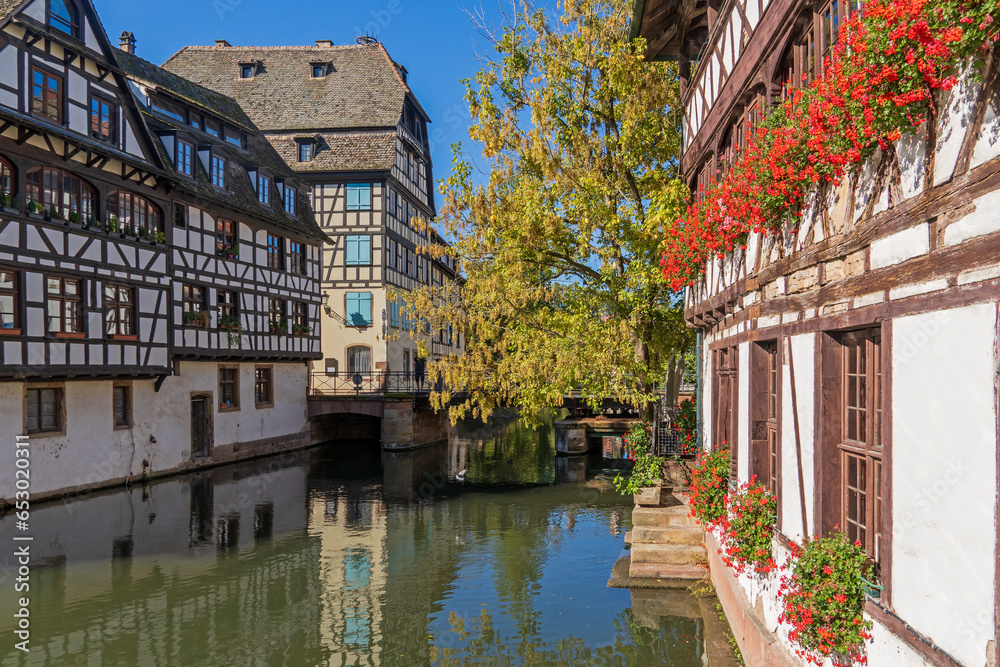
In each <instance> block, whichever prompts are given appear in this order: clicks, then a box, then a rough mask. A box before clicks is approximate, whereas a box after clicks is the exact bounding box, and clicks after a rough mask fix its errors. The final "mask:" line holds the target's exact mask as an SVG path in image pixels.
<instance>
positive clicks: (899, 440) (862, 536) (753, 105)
mask: <svg viewBox="0 0 1000 667" xmlns="http://www.w3.org/2000/svg"><path fill="white" fill-rule="evenodd" d="M859 6H860V3H854V2H845V1H844V0H830V1H824V0H820V1H816V2H809V1H806V0H724V1H723V2H707V3H703V2H681V1H678V0H637V2H636V3H635V13H634V16H635V18H634V21H633V26H632V34H633V36H637V35H641V36H643V37H645V38H646V40H647V45H648V50H647V54H646V56H647V58H648V59H676V60H677V61H679V64H680V67H679V70H680V75H681V80H682V93H681V99H682V104H683V113H684V124H683V128H684V136H683V154H682V156H681V171H682V173H683V176H684V178H685V179H686V180H687V182H688V184H689V185H690V187H691V190H692V192H696V193H697V192H698V191H699V189H700V188H701V187H703V186H706V185H707V184H709V183H710V182H711V181H712V180H714V179H718V178H719V177H720V175H721V174H722V173H724V171H725V169H726V167H727V164H728V162H729V161H730V160H731V159H732V158H733V156H734V154H735V152H736V151H737V150H738V149H739V147H741V146H743V145H745V141H746V136H747V133H748V132H750V131H752V129H753V127H754V126H755V124H756V122H757V121H758V119H760V118H762V117H763V116H764V115H765V114H766V113H767V109H768V108H769V107H770V106H771V105H773V104H775V103H776V102H778V101H779V100H780V99H781V98H782V90H783V87H784V86H786V85H800V84H799V83H798V82H800V81H808V80H809V79H810V78H812V77H815V76H818V75H819V74H820V72H821V68H822V67H823V57H824V55H825V54H827V53H829V50H830V48H831V47H832V45H833V43H834V42H835V41H836V39H837V36H838V26H839V24H840V23H841V22H843V21H844V20H846V18H847V17H848V16H849V15H850V13H851V12H853V11H858V9H859ZM987 69H989V68H987ZM998 99H1000V98H998V96H997V88H996V77H995V76H993V75H990V74H989V73H987V75H986V77H985V78H984V80H983V81H976V80H974V79H973V78H971V77H970V76H969V74H968V72H966V73H964V74H962V75H961V76H960V78H959V82H958V85H956V86H955V88H953V89H952V90H951V91H949V92H947V93H944V94H943V97H942V98H941V99H940V100H939V104H938V107H937V108H938V109H939V111H938V114H937V115H936V117H933V118H932V120H931V121H930V122H929V123H927V124H925V126H924V127H923V128H922V130H921V131H920V132H919V133H917V134H910V135H904V136H903V137H902V138H901V139H900V140H898V141H897V142H894V143H891V144H890V145H888V146H887V147H886V148H885V149H883V150H879V151H877V152H876V154H875V155H874V156H873V157H872V158H871V159H870V160H869V161H868V162H867V163H866V164H864V165H863V167H862V168H861V169H859V170H857V172H856V173H854V174H853V175H852V176H851V177H850V178H848V179H845V182H844V183H842V184H841V185H840V186H839V187H838V188H832V187H827V188H825V189H820V190H819V191H817V192H815V193H813V196H814V197H815V199H814V201H815V203H814V204H813V205H812V206H811V207H809V209H808V211H807V212H806V215H805V216H804V217H803V218H802V221H801V224H800V226H799V228H798V229H797V230H784V233H783V234H780V235H776V236H767V237H762V236H760V235H758V234H751V235H750V236H749V238H748V240H747V243H746V246H745V248H740V249H737V250H736V251H735V252H733V253H730V254H728V255H726V256H725V257H724V258H722V259H711V260H709V261H708V263H707V265H706V266H705V267H704V269H705V270H704V274H703V277H702V278H701V279H700V281H698V282H697V283H696V284H694V285H692V286H691V287H689V288H688V289H687V290H686V294H685V307H686V311H685V312H686V317H687V321H688V323H689V325H690V326H692V327H695V328H697V329H698V331H699V334H700V340H701V342H702V348H701V368H702V369H703V372H702V374H701V379H700V384H701V386H700V388H699V399H700V404H701V419H702V423H703V435H704V438H705V444H706V446H710V447H722V446H724V445H725V444H728V446H729V447H730V450H731V452H732V457H731V460H732V468H733V470H732V472H733V482H734V483H736V482H746V481H747V480H749V479H750V477H751V476H753V475H756V478H757V480H759V481H763V482H764V483H766V485H767V486H768V487H769V488H770V489H771V490H772V491H774V492H775V493H776V494H777V496H778V507H779V510H778V517H777V527H776V531H775V540H774V544H775V548H776V549H777V550H778V553H779V554H785V553H787V551H786V549H785V548H786V546H787V545H788V541H789V540H796V541H798V540H801V539H802V538H803V537H806V536H819V535H826V534H829V533H830V532H832V531H835V530H837V531H845V532H846V533H847V535H848V537H849V538H850V539H851V540H857V541H859V542H860V543H862V544H863V545H864V548H865V549H866V550H867V552H868V554H869V556H870V558H871V560H873V561H875V563H876V565H877V567H876V571H877V574H878V579H879V580H878V581H877V582H872V583H873V584H874V585H873V586H872V587H871V588H870V590H869V593H870V594H869V595H868V596H867V599H866V603H865V614H866V616H867V617H868V618H870V619H872V620H873V621H874V630H873V634H874V638H873V640H872V641H871V642H869V643H868V645H867V652H868V662H869V664H872V665H957V664H961V665H983V664H990V665H992V664H996V663H997V662H998V660H997V655H996V651H997V643H998V638H1000V632H998V622H1000V608H998V601H1000V579H998V576H997V569H998V553H1000V551H998V548H1000V537H998V532H997V531H998V520H997V517H998V512H1000V508H998V504H997V502H998V501H997V499H998V495H1000V494H998V478H1000V475H998V461H1000V456H998V449H997V448H998V436H997V434H998V428H1000V427H998V420H997V417H998V412H997V396H998V394H997V391H996V386H997V377H998V352H997V350H998V343H997V341H998V340H1000V328H998V314H997V313H998V305H1000V286H998V277H1000V264H998V263H997V261H998V260H997V258H998V250H1000V216H998V215H997V209H996V208H995V207H996V206H997V201H998V197H1000V178H998V171H1000V169H998V168H1000V140H998V137H1000V105H998ZM716 581H717V583H719V582H722V583H723V585H725V586H730V585H731V584H732V582H737V583H738V585H737V586H736V588H738V590H734V591H730V592H728V593H726V594H724V595H722V598H723V599H724V600H727V599H728V600H729V601H730V604H729V607H728V608H727V612H731V613H729V617H730V620H733V619H734V618H737V619H742V620H741V621H740V623H737V624H735V627H734V629H735V630H736V631H737V634H738V635H739V634H740V632H743V631H744V630H746V633H747V636H749V634H752V632H753V631H752V629H751V628H753V627H766V628H767V630H769V631H771V632H774V633H775V634H776V636H777V637H778V642H774V640H773V639H771V638H768V639H767V641H766V642H764V643H763V644H760V643H755V642H753V641H744V640H743V639H741V642H742V645H743V646H744V648H747V647H751V648H752V647H756V648H753V650H757V648H760V647H761V646H770V647H771V648H774V647H775V646H777V647H782V646H783V647H784V648H781V649H780V652H782V653H783V655H784V657H783V658H782V659H783V660H784V659H785V658H787V660H788V661H790V662H788V663H786V662H781V661H778V662H773V660H778V658H777V657H775V656H773V655H772V657H771V658H769V660H772V662H768V663H767V664H792V663H794V662H796V661H797V659H796V658H793V657H791V656H792V655H793V654H792V653H791V652H790V651H789V650H788V649H789V648H790V647H789V645H788V644H787V627H786V626H784V625H782V624H780V623H779V621H778V616H779V614H780V613H781V606H780V602H779V598H778V595H777V586H771V585H769V584H767V583H766V582H765V583H764V584H762V583H761V582H760V581H754V580H752V579H751V578H749V577H746V576H742V577H740V578H739V579H735V580H734V579H733V578H732V577H729V576H726V577H724V578H717V579H716ZM727 582H728V583H727ZM739 600H742V602H741V603H740V602H738V601H739ZM752 616H756V617H757V619H758V620H759V623H758V622H757V621H754V623H750V622H749V621H747V620H746V619H748V618H750V617H752ZM755 623H756V625H754V624H755ZM761 650H763V649H761ZM769 650H770V649H769ZM774 650H775V651H778V650H779V649H774ZM754 655H755V656H756V655H758V654H757V653H755V654H754ZM744 656H745V657H746V658H747V660H748V664H750V662H751V660H753V658H752V657H751V656H750V655H748V654H747V653H746V652H745V653H744ZM754 664H757V663H754ZM759 664H765V663H764V662H760V663H759Z"/></svg>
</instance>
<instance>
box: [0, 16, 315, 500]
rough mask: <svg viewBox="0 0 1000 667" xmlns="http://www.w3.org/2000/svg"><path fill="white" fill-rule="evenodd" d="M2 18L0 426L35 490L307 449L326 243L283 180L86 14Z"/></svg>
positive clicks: (188, 88)
mask: <svg viewBox="0 0 1000 667" xmlns="http://www.w3.org/2000/svg"><path fill="white" fill-rule="evenodd" d="M0 17H2V18H0V30H2V35H0V123H2V125H0V190H2V191H0V361H2V364H0V424H2V425H3V429H0V431H2V434H4V435H6V436H9V437H10V438H11V439H13V438H14V436H15V435H27V436H28V437H29V438H30V440H31V443H32V485H31V486H32V491H33V493H35V494H36V495H46V494H51V493H55V492H59V491H65V490H68V489H80V488H86V487H92V486H99V485H104V484H107V483H109V482H111V481H112V480H121V479H127V478H129V477H130V476H139V475H155V474H160V473H165V472H171V471H176V470H179V469H184V468H186V467H190V466H195V465H202V464H210V463H217V462H220V461H224V460H230V459H232V458H234V457H237V456H241V455H245V454H247V453H258V452H260V453H262V452H266V451H272V450H274V449H275V448H278V447H289V446H296V445H305V444H309V439H308V420H307V417H306V408H305V401H306V392H307V386H308V363H309V362H310V361H311V360H315V359H319V358H320V351H319V309H320V292H319V287H318V279H319V277H320V276H319V261H320V256H319V247H320V245H321V243H322V240H323V238H324V236H323V234H322V232H321V231H320V230H319V228H318V227H317V226H316V224H315V220H314V218H313V216H312V213H311V210H310V207H309V201H308V197H307V196H306V194H305V192H304V191H303V189H302V187H301V186H300V185H298V181H297V180H296V178H295V177H294V174H293V173H292V172H291V171H290V169H289V168H288V167H287V165H285V164H284V163H283V161H282V160H281V158H280V157H279V156H278V155H277V154H276V153H275V151H274V150H273V148H272V147H271V146H270V144H268V142H267V141H266V140H264V138H263V136H262V135H261V134H260V132H259V131H258V130H257V128H256V127H255V126H254V125H253V123H252V122H251V121H250V120H249V118H247V116H246V115H245V114H243V113H242V111H240V108H239V105H238V104H236V103H235V102H234V101H233V100H231V99H228V98H225V97H224V96H222V95H219V94H218V93H214V92H211V91H208V90H206V89H204V88H201V87H199V86H197V85H195V84H192V83H190V82H186V81H183V80H182V79H180V78H179V77H177V76H175V75H172V74H168V73H166V72H164V71H162V70H160V69H159V68H157V67H155V66H153V65H151V64H149V63H146V62H145V61H142V60H141V59H139V58H137V57H136V56H135V55H134V40H133V39H132V37H131V35H129V34H127V33H126V34H125V35H123V36H122V49H123V50H120V49H118V48H115V47H113V46H111V44H110V43H109V40H108V38H107V36H106V34H105V33H104V31H103V28H102V27H101V24H100V21H99V19H98V17H97V15H96V12H95V10H94V7H93V5H92V4H91V3H89V2H86V1H83V0H25V1H22V2H7V3H4V4H3V5H0ZM264 178H266V179H268V181H267V187H268V188H269V190H268V191H267V194H266V195H264V194H261V193H263V192H264V187H265V186H264V185H262V183H263V182H264V181H263V179H264ZM266 199H270V200H271V201H270V202H268V201H265V200H266ZM275 239H277V241H275ZM275 254H278V255H280V259H281V261H280V262H276V261H275V259H274V256H275ZM14 483H15V480H14V479H13V477H10V478H9V479H4V480H0V498H12V497H13V495H14V493H13V491H14Z"/></svg>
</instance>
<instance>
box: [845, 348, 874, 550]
mask: <svg viewBox="0 0 1000 667" xmlns="http://www.w3.org/2000/svg"><path fill="white" fill-rule="evenodd" d="M841 346H842V351H843V361H842V363H843V365H842V378H843V380H842V383H841V385H842V387H841V388H842V395H843V410H842V419H843V426H842V429H841V443H840V450H841V475H842V479H843V498H842V501H843V502H842V510H841V515H842V519H843V521H842V523H841V526H842V527H843V528H844V529H845V530H846V532H847V537H848V539H849V540H851V541H852V542H853V541H854V540H858V541H860V542H861V543H862V544H863V545H864V546H865V550H866V551H867V552H868V554H869V555H871V556H874V557H876V558H877V557H878V547H879V544H878V539H879V532H880V525H879V524H880V523H881V503H880V502H879V499H880V498H881V495H882V494H881V471H882V438H881V430H882V364H881V335H880V333H879V332H878V331H877V330H871V331H862V332H851V333H846V334H843V335H842V336H841Z"/></svg>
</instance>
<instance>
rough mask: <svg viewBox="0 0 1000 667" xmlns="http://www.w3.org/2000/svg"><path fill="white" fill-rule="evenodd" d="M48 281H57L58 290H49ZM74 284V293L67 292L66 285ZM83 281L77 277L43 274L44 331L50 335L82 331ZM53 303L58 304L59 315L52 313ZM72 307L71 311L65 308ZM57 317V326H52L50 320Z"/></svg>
mask: <svg viewBox="0 0 1000 667" xmlns="http://www.w3.org/2000/svg"><path fill="white" fill-rule="evenodd" d="M50 281H58V283H59V290H58V291H57V292H52V291H51V284H50ZM69 284H75V285H76V293H75V294H69V293H67V289H66V287H67V285H69ZM83 295H84V283H83V281H82V280H80V279H79V278H67V277H65V276H54V275H46V276H45V331H46V333H48V334H50V335H56V336H58V335H60V334H74V333H77V334H78V333H83V332H84V321H83ZM53 304H59V315H58V316H56V315H52V306H53ZM68 308H72V311H70V310H67V309H68ZM55 317H57V318H58V320H59V328H53V326H52V320H53V318H55Z"/></svg>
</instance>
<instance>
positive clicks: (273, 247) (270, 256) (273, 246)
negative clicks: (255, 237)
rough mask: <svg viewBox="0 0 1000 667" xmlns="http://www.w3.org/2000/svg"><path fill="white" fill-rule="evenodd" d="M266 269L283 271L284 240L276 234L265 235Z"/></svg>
mask: <svg viewBox="0 0 1000 667" xmlns="http://www.w3.org/2000/svg"><path fill="white" fill-rule="evenodd" d="M267 268H269V269H274V270H275V271H284V270H285V238H284V237H283V236H278V235H277V234H270V233H269V234H268V235H267Z"/></svg>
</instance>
